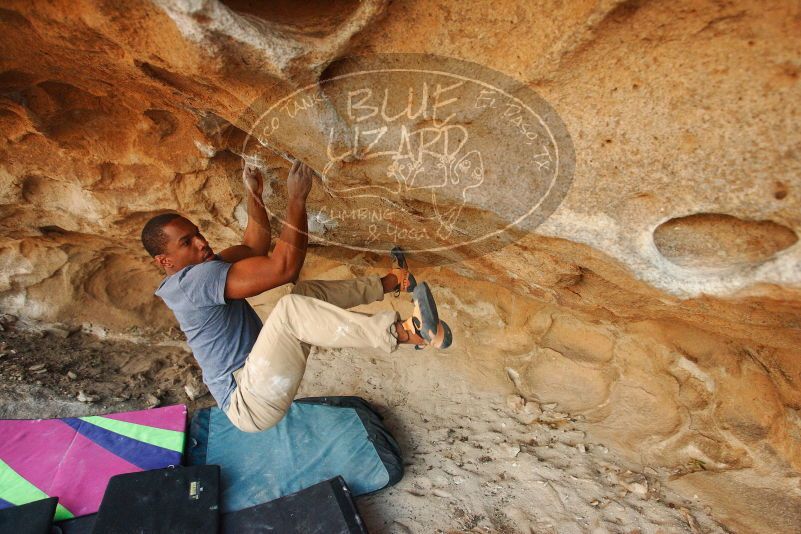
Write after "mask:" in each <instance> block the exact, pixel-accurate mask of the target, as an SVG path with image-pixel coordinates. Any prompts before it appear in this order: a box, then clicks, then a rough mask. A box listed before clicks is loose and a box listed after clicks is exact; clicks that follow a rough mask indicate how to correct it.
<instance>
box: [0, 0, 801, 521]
mask: <svg viewBox="0 0 801 534" xmlns="http://www.w3.org/2000/svg"><path fill="white" fill-rule="evenodd" d="M266 4H269V7H265V6H261V5H260V3H258V2H246V1H241V2H240V1H229V2H224V3H223V2H218V1H216V0H195V1H190V0H183V1H180V0H175V1H167V0H159V1H154V2H141V3H140V2H104V1H96V2H90V1H80V2H63V1H55V2H33V3H31V2H15V1H7V2H4V3H3V5H2V7H0V36H1V37H0V125H2V126H1V127H0V131H2V136H0V262H1V263H2V266H3V269H2V274H0V298H2V307H3V309H4V310H6V311H10V312H13V313H16V314H20V315H22V316H25V317H28V318H31V319H36V320H42V321H55V320H58V321H66V322H86V321H89V322H93V323H97V324H103V325H105V326H108V327H110V328H113V329H118V330H121V329H125V328H127V327H129V326H131V325H148V326H150V327H153V328H156V329H160V328H167V327H169V326H170V325H173V324H174V323H173V319H172V318H171V317H170V315H169V314H168V312H167V310H166V309H165V308H164V307H163V305H162V304H161V303H160V301H158V300H156V299H155V298H154V297H153V296H152V288H154V287H155V286H156V285H157V283H158V281H159V279H160V274H159V272H158V271H157V270H156V269H155V267H153V266H152V264H150V263H149V261H148V258H147V257H146V256H145V254H144V253H143V251H142V250H141V249H140V245H139V242H138V234H139V230H140V228H141V225H142V224H143V222H144V221H145V220H147V219H148V218H149V217H150V216H151V215H153V214H155V213H158V212H160V211H163V210H167V209H174V210H180V211H181V212H183V213H185V214H186V215H187V216H189V217H190V218H192V219H194V220H195V221H197V222H198V224H199V226H200V227H201V229H202V230H203V231H204V233H205V234H206V235H207V236H208V237H209V238H210V239H211V241H212V242H213V244H214V245H215V248H218V249H219V248H221V247H222V246H224V245H228V244H232V243H234V242H235V241H236V239H237V238H238V237H239V236H240V235H241V228H242V223H243V221H244V210H243V198H244V193H243V191H242V189H241V187H240V185H239V182H238V180H237V178H236V177H237V175H238V173H239V172H240V169H241V165H242V163H241V162H242V160H241V158H240V156H239V155H237V154H238V153H240V147H241V141H242V136H243V135H244V134H243V133H242V132H241V130H238V129H237V127H236V126H234V124H239V122H238V121H240V120H241V117H242V116H243V114H246V112H247V110H248V106H249V104H250V103H251V102H252V101H253V100H254V99H256V98H258V97H261V96H263V95H265V93H266V94H267V95H270V94H275V95H278V94H283V93H284V92H286V91H291V90H293V89H294V88H298V87H303V86H304V85H307V84H309V83H314V82H315V81H316V80H318V79H319V78H320V77H321V76H326V75H327V73H328V75H330V74H331V73H335V72H337V68H338V65H339V60H340V58H343V57H344V56H346V55H353V54H371V53H389V52H414V53H435V54H439V55H444V56H451V57H455V58H460V59H464V60H468V61H472V62H475V63H478V64H481V65H484V66H487V67H490V68H492V69H495V70H497V71H500V72H502V73H505V74H506V75H508V76H511V77H514V78H517V79H519V80H521V81H522V82H523V83H524V84H525V85H527V86H528V87H530V88H532V89H534V90H536V91H537V92H538V93H539V94H540V95H541V96H542V97H544V98H545V99H546V100H547V101H548V102H549V103H550V104H551V105H552V106H553V107H554V108H555V109H556V111H557V112H558V113H559V115H560V116H561V118H562V120H563V121H564V122H565V124H566V126H567V129H568V130H569V132H570V134H571V136H572V139H573V144H574V146H575V152H576V169H575V178H574V180H573V184H572V187H571V189H570V191H569V193H568V195H567V197H566V199H565V200H564V202H563V203H562V204H561V206H560V207H559V209H558V210H557V211H556V212H555V213H554V214H553V215H552V216H551V217H550V218H549V219H548V220H547V221H546V222H545V223H544V224H543V225H541V226H540V227H539V228H538V229H537V233H536V234H535V233H530V232H528V233H524V232H520V233H519V234H518V235H515V236H514V237H515V239H516V240H515V241H514V242H512V241H511V240H510V241H509V242H508V244H507V246H505V247H504V248H502V249H500V250H495V251H493V252H492V253H489V254H482V255H476V254H472V255H471V254H465V258H468V259H465V260H464V261H462V262H457V263H451V264H448V265H445V266H442V267H438V268H432V269H428V270H423V269H421V270H420V273H421V276H422V278H425V279H427V280H428V281H429V282H430V283H432V284H436V285H437V286H438V287H439V288H440V289H439V290H440V291H441V292H442V294H443V297H442V299H443V302H444V303H445V304H444V309H445V310H447V312H448V313H450V314H451V316H452V318H453V319H452V324H453V325H455V326H457V328H458V330H457V341H456V343H457V349H456V350H460V351H464V354H465V357H464V358H463V359H462V360H460V362H461V363H457V362H456V361H454V365H463V366H465V367H468V368H470V369H474V370H475V372H476V376H477V379H478V377H481V376H482V374H492V375H495V376H502V375H503V374H504V373H508V375H509V376H510V377H511V379H512V380H513V382H514V386H515V388H516V389H517V390H518V392H519V393H520V394H521V395H523V396H524V397H526V398H527V399H529V400H532V401H538V402H541V403H543V404H551V403H555V404H556V405H557V409H558V410H561V411H565V412H569V413H570V414H575V415H582V416H584V417H585V418H586V420H587V421H588V423H589V424H590V426H591V428H592V429H593V430H592V431H593V432H595V433H596V435H598V436H601V437H603V439H606V440H608V441H609V442H610V443H614V444H615V445H616V446H617V448H618V449H619V450H621V451H623V452H624V453H627V454H628V455H629V457H630V459H631V460H632V461H633V462H638V463H643V464H649V465H659V466H664V467H669V468H671V469H673V470H674V472H675V481H674V483H675V484H676V486H677V487H678V488H680V489H682V491H686V492H688V494H699V495H702V496H706V498H707V499H708V501H709V502H710V503H711V506H712V510H713V514H714V515H716V517H718V518H720V519H722V520H723V521H725V522H726V523H727V524H729V525H730V526H732V528H734V529H735V530H738V531H742V532H750V531H764V532H770V531H790V530H792V529H793V528H797V526H798V524H801V518H799V509H801V477H800V476H799V474H800V473H801V355H799V352H798V351H799V349H798V347H799V346H801V292H800V291H799V289H801V263H800V260H801V248H800V247H801V245H799V244H798V233H799V231H801V209H800V208H801V193H799V191H800V190H801V129H799V128H798V125H799V124H801V80H799V78H800V76H801V62H799V58H800V57H801V40H799V39H798V36H799V35H801V7H799V5H798V3H797V2H791V1H780V2H769V3H764V2H756V1H741V2H736V3H728V2H712V1H709V2H695V1H686V2H669V3H664V2H648V1H620V0H609V1H604V0H600V1H598V2H589V1H583V2H549V1H539V2H529V3H523V4H521V3H519V2H511V1H509V2H503V1H497V0H496V1H493V2H457V1H445V2H438V3H436V5H435V4H433V3H431V2H419V1H418V2H415V1H396V2H393V3H384V2H381V1H378V0H365V1H361V2H356V1H348V2H340V3H337V4H336V5H333V4H329V3H324V2H319V3H300V4H298V5H296V3H292V2H270V3H266ZM318 4H319V5H318ZM326 120H328V118H326V117H319V121H318V122H314V121H311V122H309V123H308V124H303V125H301V126H298V127H297V128H296V129H288V130H282V132H281V133H280V135H277V137H276V138H275V139H272V140H271V142H272V144H273V149H267V148H264V149H262V150H260V151H259V152H258V154H257V156H259V159H258V163H259V164H260V165H261V166H262V168H263V169H264V170H265V172H266V173H267V175H268V178H269V183H268V184H267V185H266V187H265V189H266V190H267V193H266V194H265V196H266V197H267V201H268V203H269V205H270V206H271V207H272V208H274V209H277V210H279V212H280V206H281V202H282V199H283V178H284V176H285V172H286V168H287V166H288V163H287V162H286V161H285V159H283V158H282V157H281V153H282V152H290V153H291V154H292V155H293V156H297V157H299V158H301V159H304V160H305V161H308V162H310V163H311V164H313V165H314V164H316V163H319V162H320V161H321V160H320V159H319V157H320V153H321V152H322V151H324V149H325V147H324V146H321V145H320V143H319V142H318V140H319V139H323V140H324V139H325V134H324V132H323V130H322V127H321V126H322V124H323V123H324V122H325V121H326ZM487 149H488V150H489V149H491V147H487ZM360 164H361V163H360V162H358V161H356V162H353V163H352V170H353V172H354V175H357V174H355V173H356V171H357V170H358V169H360V168H361V167H360ZM318 170H321V169H318ZM325 202H326V197H325V196H324V194H323V192H322V191H321V190H320V188H319V187H318V189H317V190H316V191H315V193H314V194H313V196H312V198H311V206H312V208H314V207H315V206H316V207H318V208H319V207H320V206H323V205H324V204H325ZM501 208H502V207H501ZM499 211H501V212H502V209H501V210H499ZM485 216H487V212H484V211H481V210H475V212H473V213H471V214H470V217H471V218H472V219H469V220H473V221H474V222H478V221H483V220H484V218H485ZM487 217H488V216H487ZM492 217H494V218H495V219H497V214H495V215H493V216H492ZM495 219H493V220H495ZM487 220H489V218H487ZM318 222H320V221H318ZM468 222H469V221H468ZM321 224H323V226H324V221H323V222H322V223H321ZM482 224H483V223H482ZM323 230H325V228H323ZM316 250H317V251H319V252H320V253H323V252H332V249H330V247H329V248H328V249H326V248H318V249H316ZM333 252H335V253H337V254H338V253H339V252H341V251H337V250H333ZM342 253H343V254H346V255H347V254H350V253H347V252H342ZM347 259H348V260H349V261H352V262H355V263H357V264H358V263H359V262H361V263H362V264H371V263H375V262H376V261H377V259H376V258H375V256H374V255H371V254H369V253H367V254H362V255H361V256H358V257H356V258H354V257H353V255H352V254H350V255H348V258H347ZM507 369H508V370H507Z"/></svg>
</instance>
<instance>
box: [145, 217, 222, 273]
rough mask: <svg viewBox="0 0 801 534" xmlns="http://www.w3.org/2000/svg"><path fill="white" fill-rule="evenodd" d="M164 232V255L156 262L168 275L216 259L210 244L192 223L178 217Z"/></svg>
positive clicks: (167, 225) (165, 227)
mask: <svg viewBox="0 0 801 534" xmlns="http://www.w3.org/2000/svg"><path fill="white" fill-rule="evenodd" d="M163 231H164V234H165V235H166V236H167V243H166V244H165V245H164V254H159V255H158V256H156V258H155V260H156V263H158V264H159V265H161V266H162V267H163V268H164V270H165V271H166V272H167V274H173V273H177V272H178V271H180V270H181V269H183V268H184V267H187V266H189V265H195V264H198V263H203V262H204V261H209V260H212V259H214V251H213V250H212V249H211V247H210V246H209V242H208V241H206V238H205V237H203V234H201V233H200V230H198V227H197V226H195V225H194V224H193V223H192V221H190V220H188V219H185V218H183V217H178V218H176V219H173V220H172V221H170V222H169V223H167V224H166V225H165V226H164V228H163Z"/></svg>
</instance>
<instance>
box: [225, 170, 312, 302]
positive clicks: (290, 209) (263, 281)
mask: <svg viewBox="0 0 801 534" xmlns="http://www.w3.org/2000/svg"><path fill="white" fill-rule="evenodd" d="M313 172H314V171H312V170H311V169H310V168H309V167H307V166H306V165H304V164H303V163H299V162H295V163H294V164H293V165H292V169H291V170H290V171H289V178H288V179H287V197H288V204H287V213H286V222H285V223H284V227H283V229H282V230H281V236H280V237H279V238H278V241H277V242H276V243H275V248H274V249H273V252H272V254H270V255H269V256H252V257H249V258H245V259H242V260H240V261H237V262H235V263H234V264H233V265H232V266H231V269H230V270H229V271H228V278H227V280H226V282H225V298H228V299H242V298H247V297H253V296H256V295H258V294H260V293H263V292H264V291H267V290H268V289H272V288H274V287H278V286H280V285H283V284H287V283H289V282H294V281H295V280H297V278H298V275H299V274H300V269H301V267H303V262H304V260H305V259H306V247H307V245H308V230H307V220H306V197H308V195H309V191H311V185H312V176H313Z"/></svg>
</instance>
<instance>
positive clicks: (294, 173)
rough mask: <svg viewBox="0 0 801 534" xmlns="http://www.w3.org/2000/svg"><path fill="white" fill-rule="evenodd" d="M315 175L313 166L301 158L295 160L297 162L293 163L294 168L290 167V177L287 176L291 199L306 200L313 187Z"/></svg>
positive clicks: (288, 194) (288, 193)
mask: <svg viewBox="0 0 801 534" xmlns="http://www.w3.org/2000/svg"><path fill="white" fill-rule="evenodd" d="M313 176H314V171H313V170H312V168H311V167H309V166H308V165H306V164H305V163H303V162H301V161H300V160H295V163H293V164H292V168H291V169H289V177H287V182H286V189H287V197H288V199H289V200H290V201H291V200H295V201H297V200H300V201H304V202H305V200H306V197H308V196H309V192H310V191H311V188H312V177H313Z"/></svg>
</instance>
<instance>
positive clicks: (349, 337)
mask: <svg viewBox="0 0 801 534" xmlns="http://www.w3.org/2000/svg"><path fill="white" fill-rule="evenodd" d="M383 298H384V290H383V287H382V286H381V279H380V278H379V277H378V276H365V277H362V278H356V279H354V280H336V281H320V280H308V281H303V282H299V283H298V284H296V285H295V287H294V289H293V290H292V293H291V294H289V295H286V296H284V297H281V299H280V300H279V301H278V303H277V304H276V306H275V308H274V309H273V311H272V312H271V313H270V316H269V317H268V318H267V320H266V321H265V322H264V326H263V327H262V329H261V332H260V333H259V337H258V338H257V339H256V343H255V344H254V345H253V348H252V349H251V351H250V354H249V355H248V357H247V359H246V360H245V364H244V365H243V366H242V367H241V368H240V369H238V370H236V371H234V381H235V382H236V389H235V390H234V392H233V393H232V394H231V397H230V400H229V403H228V409H227V411H226V414H227V415H228V418H229V419H230V420H231V422H232V423H233V424H234V426H236V427H237V428H239V429H240V430H244V431H245V432H258V431H261V430H266V429H268V428H270V427H272V426H274V425H275V424H277V423H278V422H279V421H280V420H281V419H282V418H283V417H284V415H285V414H286V412H287V410H288V409H289V406H290V404H292V400H293V399H294V398H295V393H297V390H298V386H300V381H301V379H302V378H303V373H304V371H305V370H306V358H307V357H308V356H309V350H310V349H311V345H315V346H318V347H325V348H376V349H382V350H385V351H387V352H392V351H393V350H395V348H396V347H397V345H398V341H397V338H396V337H395V333H394V332H395V329H394V327H393V324H394V323H395V321H396V320H398V319H399V317H398V314H397V313H394V312H381V313H378V314H376V315H365V314H361V313H357V312H351V311H347V310H346V309H345V308H352V307H353V306H357V305H359V304H368V303H370V302H374V301H377V300H383Z"/></svg>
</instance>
